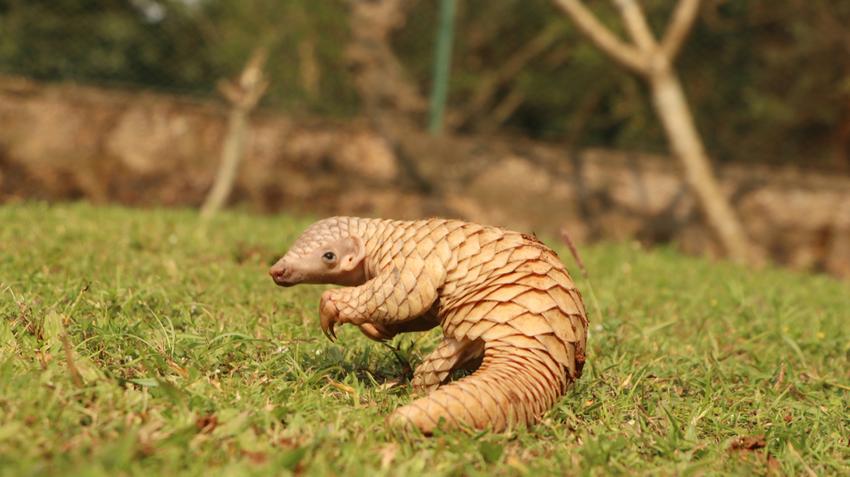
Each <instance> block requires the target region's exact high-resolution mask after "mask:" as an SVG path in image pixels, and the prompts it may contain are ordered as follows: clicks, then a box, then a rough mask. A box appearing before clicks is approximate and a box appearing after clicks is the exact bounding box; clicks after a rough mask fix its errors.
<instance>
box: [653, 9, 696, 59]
mask: <svg viewBox="0 0 850 477" xmlns="http://www.w3.org/2000/svg"><path fill="white" fill-rule="evenodd" d="M699 5H700V0H679V4H678V5H676V10H675V11H674V12H673V17H672V18H671V19H670V25H669V26H668V27H667V32H666V33H665V34H664V40H662V41H661V51H663V52H664V55H665V56H666V57H667V59H668V60H670V62H672V61H673V60H674V59H675V58H676V55H678V54H679V50H681V49H682V44H683V43H684V42H685V38H687V37H688V33H690V31H691V28H692V27H693V26H694V20H696V18H697V15H698V14H699Z"/></svg>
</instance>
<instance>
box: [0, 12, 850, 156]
mask: <svg viewBox="0 0 850 477" xmlns="http://www.w3.org/2000/svg"><path fill="white" fill-rule="evenodd" d="M587 3H588V4H589V5H590V6H591V7H592V8H593V9H594V11H595V12H596V13H597V14H598V15H599V16H600V18H601V19H602V20H603V21H604V22H605V23H606V24H607V25H610V26H611V27H612V28H613V29H615V31H617V32H619V33H620V34H621V35H622V28H621V27H620V25H619V23H618V18H617V14H616V11H615V10H614V9H613V7H612V6H611V2H606V1H601V0H599V1H588V2H587ZM412 4H413V5H412V7H411V9H410V10H409V11H408V18H407V22H406V23H405V24H404V25H403V26H402V27H401V28H400V29H399V30H398V32H397V34H396V35H395V37H394V38H393V46H394V48H395V49H396V51H397V52H398V54H399V57H400V58H401V60H402V61H403V63H404V65H405V66H406V67H407V70H408V73H409V76H410V78H411V80H412V81H414V82H416V84H417V85H418V86H419V87H420V89H421V91H422V92H423V96H424V95H426V94H427V92H428V90H429V88H430V81H431V80H430V78H431V71H430V68H431V67H432V59H433V47H434V37H435V35H434V29H435V27H436V6H437V2H432V1H424V0H418V1H413V2H412ZM642 4H643V5H644V6H645V7H646V9H647V12H648V15H649V18H650V21H651V23H652V25H653V28H654V29H655V31H656V33H657V34H660V32H663V30H664V28H665V26H666V22H667V19H668V18H669V15H670V11H671V9H672V6H673V5H674V4H675V2H673V1H671V0H644V1H643V2H642ZM348 22H349V17H348V5H347V2H346V1H345V0H322V1H314V0H244V1H238V2H236V1H226V0H123V1H122V0H0V71H2V72H7V73H16V74H25V75H28V76H32V77H35V78H39V79H46V80H69V79H70V80H77V81H86V82H93V83H99V84H121V85H123V84H129V85H134V86H142V87H151V88H157V89H164V90H166V91H172V92H179V93H189V94H199V95H213V94H215V83H216V81H218V80H219V79H221V78H223V77H226V76H231V75H233V74H235V73H236V72H237V71H239V69H240V68H241V67H242V65H243V64H244V62H245V60H246V59H247V58H248V56H249V55H250V52H251V51H252V50H253V49H254V48H256V47H258V46H263V47H265V48H267V49H268V51H269V53H270V61H269V66H268V68H269V71H268V73H269V76H270V77H271V78H272V81H273V83H272V88H271V90H270V92H269V94H268V96H267V97H266V99H265V105H266V106H267V107H270V108H279V109H285V110H287V111H297V112H306V113H312V114H322V115H330V116H350V115H355V114H357V113H358V112H359V103H358V97H357V94H356V91H355V89H354V87H353V81H352V77H351V73H350V71H349V70H348V69H347V67H346V61H345V54H346V46H347V45H348V44H349V38H350V35H349V29H348ZM848 24H850V2H835V1H832V0H788V1H785V2H773V1H770V0H734V1H732V0H706V1H704V2H703V8H702V12H701V15H700V18H699V21H698V22H697V25H696V26H695V28H694V31H693V34H692V35H691V38H690V39H689V40H688V42H687V44H686V47H685V49H684V51H683V53H682V56H681V58H680V59H679V62H678V65H679V72H680V75H681V77H682V81H683V83H684V86H685V88H686V90H687V93H688V95H689V98H690V101H691V107H692V109H693V110H694V111H695V114H696V116H697V121H698V123H699V126H700V130H701V131H702V133H703V135H704V137H705V141H706V143H707V146H708V148H709V150H710V152H711V154H712V156H713V157H714V158H715V159H717V160H720V161H725V160H736V161H759V162H794V163H798V164H801V165H803V164H806V165H818V166H824V167H834V166H839V167H843V168H846V167H848V165H850V30H849V29H847V28H846V25H848ZM455 39H456V43H455V45H454V64H453V67H452V78H451V89H450V100H449V108H450V111H451V113H450V115H449V119H450V121H449V122H450V125H451V124H453V125H454V128H455V129H456V130H459V131H468V132H475V131H480V130H492V129H494V128H499V129H500V130H501V131H503V132H511V133H519V134H522V135H529V136H532V137H538V138H545V139H549V140H556V141H563V142H565V143H567V144H569V145H570V146H575V147H580V146H587V145H605V146H614V147H622V148H629V149H641V150H648V151H658V152H662V151H664V150H666V146H665V141H664V137H663V135H662V132H661V130H660V128H659V126H658V124H657V120H656V118H655V116H654V113H653V111H652V106H651V104H650V103H649V101H648V98H647V95H646V94H645V93H646V92H645V88H644V85H643V84H642V83H641V81H640V80H638V79H637V78H634V77H633V76H630V75H628V74H625V73H624V72H623V71H622V70H621V69H620V68H619V67H617V66H616V65H614V64H613V63H612V62H611V61H609V60H608V59H607V58H606V57H604V56H603V55H602V54H600V53H599V52H598V51H597V50H596V49H595V48H594V47H593V46H591V45H589V44H588V43H587V42H585V41H584V40H583V38H581V36H580V35H579V34H578V33H577V32H576V31H575V29H574V28H573V27H572V25H571V24H570V22H569V21H568V20H567V19H566V18H565V16H564V15H563V14H562V13H561V12H560V11H558V10H557V9H555V8H554V6H553V5H552V2H551V1H550V0H499V1H498V2H493V1H488V0H463V1H460V2H458V12H457V32H456V35H455ZM541 45H542V46H541ZM512 62H513V63H512ZM512 64H513V65H520V66H521V67H519V68H516V69H515V70H511V65H512ZM484 93H488V94H484ZM477 95H478V96H482V95H483V96H484V97H485V98H484V100H483V101H480V102H479V103H478V104H476V103H475V102H474V100H475V98H476V97H477ZM479 99H480V98H479ZM452 117H454V122H453V123H452V120H451V119H452ZM494 118H495V119H494Z"/></svg>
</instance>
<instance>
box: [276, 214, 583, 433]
mask: <svg viewBox="0 0 850 477" xmlns="http://www.w3.org/2000/svg"><path fill="white" fill-rule="evenodd" d="M270 273H271V275H272V276H273V277H274V279H275V281H276V282H277V283H278V284H280V285H283V286H289V285H294V284H297V283H337V284H342V285H348V286H346V287H343V288H337V289H332V290H328V291H326V292H325V293H324V294H323V296H322V302H321V304H320V317H321V324H322V328H323V330H325V332H326V334H328V335H329V336H333V329H334V325H335V324H344V323H351V324H354V325H357V326H359V327H360V329H361V330H362V331H363V332H364V333H365V334H366V335H367V336H369V337H371V338H373V339H387V338H390V337H392V336H393V335H395V334H397V333H399V332H407V331H414V330H425V329H429V328H431V327H434V326H437V325H440V326H441V327H442V329H443V333H444V339H443V341H442V342H441V343H440V344H439V345H438V346H437V348H436V349H435V350H434V351H433V352H432V353H431V354H430V355H429V356H428V357H426V358H425V360H424V362H423V363H422V364H420V365H419V367H418V368H417V369H416V370H415V372H414V377H413V386H414V389H415V390H416V391H418V392H420V393H423V394H425V395H424V396H422V397H420V398H418V399H416V400H414V401H413V402H412V403H410V404H408V405H406V406H403V407H401V408H399V409H397V410H396V411H395V412H394V413H393V414H392V415H391V416H390V421H391V422H393V423H398V424H402V425H413V426H415V427H417V428H419V429H420V430H422V431H423V432H425V433H430V432H431V431H433V430H434V429H435V428H436V427H437V426H438V425H439V423H440V422H441V420H442V421H444V422H445V424H446V425H448V426H453V427H460V426H471V427H474V428H481V429H484V428H489V429H492V430H495V431H501V430H505V429H507V428H509V427H511V426H516V425H526V424H531V423H533V422H535V421H536V420H537V419H539V417H540V416H541V415H542V414H543V413H544V412H545V411H546V410H547V409H549V408H551V407H552V406H553V405H554V404H555V403H556V401H557V400H558V399H559V398H560V396H562V395H563V393H564V392H565V391H566V389H567V386H568V385H569V384H570V383H571V382H572V381H574V380H575V379H577V378H578V377H579V376H580V375H581V369H582V366H583V364H584V359H585V343H586V338H587V318H586V312H585V308H584V305H583V303H582V299H581V296H580V295H579V292H578V290H577V289H576V288H575V285H574V284H573V282H572V280H571V279H570V276H569V274H568V273H567V271H566V270H565V268H564V266H563V264H562V263H561V261H560V260H559V259H558V257H557V256H556V254H555V252H553V251H552V250H551V249H549V248H548V247H546V246H545V245H544V244H542V243H541V242H539V241H538V240H537V239H536V238H534V237H530V236H528V235H524V234H520V233H517V232H511V231H506V230H503V229H500V228H496V227H488V226H482V225H478V224H472V223H467V222H461V221H455V220H444V219H430V220H421V221H392V220H381V219H362V218H353V217H333V218H330V219H325V220H322V221H319V222H317V223H315V224H313V225H312V226H311V227H309V228H308V229H307V230H306V231H305V232H304V233H303V234H302V236H301V237H299V239H298V240H297V241H296V242H295V244H294V245H293V246H292V248H291V249H290V250H289V251H288V252H287V254H286V255H285V256H284V257H283V258H281V259H280V261H279V262H278V263H277V264H275V265H274V266H273V267H272V269H271V270H270ZM479 363H480V364H479ZM475 365H478V368H477V370H476V371H475V372H474V373H472V374H471V375H469V376H467V377H464V378H462V379H460V380H458V381H456V382H450V383H447V382H446V381H447V379H448V378H449V375H450V373H451V372H452V370H454V369H458V368H461V367H474V366H475Z"/></svg>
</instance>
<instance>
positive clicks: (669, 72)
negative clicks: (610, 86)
mask: <svg viewBox="0 0 850 477" xmlns="http://www.w3.org/2000/svg"><path fill="white" fill-rule="evenodd" d="M659 63H662V64H661V65H659V66H657V67H656V68H653V69H652V71H651V72H650V73H649V75H648V76H649V84H650V88H651V90H652V100H653V104H654V106H655V110H656V112H657V113H658V116H659V118H660V119H661V123H662V125H663V126H664V131H665V133H666V134H667V139H668V141H669V142H670V146H671V148H672V149H673V153H674V154H675V155H676V157H678V158H679V160H680V161H682V165H683V166H684V169H685V176H686V180H687V182H688V184H689V185H690V187H691V188H692V189H693V191H694V192H695V193H696V195H697V197H698V199H699V201H700V203H701V204H702V206H703V210H704V212H705V214H706V216H707V217H706V218H707V219H708V221H709V223H711V224H712V225H713V226H714V229H715V231H716V233H717V234H718V235H719V238H720V240H721V242H723V244H724V245H725V248H726V249H727V253H728V254H729V257H730V258H731V259H732V260H734V261H735V262H738V263H747V262H749V261H751V259H752V258H753V257H752V250H750V247H749V241H748V239H747V236H746V234H745V233H744V231H743V229H742V228H741V226H740V222H739V221H738V219H737V218H736V216H735V213H734V211H733V210H732V207H731V206H730V205H729V202H728V201H727V199H726V197H725V195H724V194H723V191H721V190H720V186H719V185H718V182H717V180H716V179H715V177H714V173H713V172H712V170H711V163H710V160H709V158H708V156H707V155H706V153H705V148H704V147H703V144H702V141H701V140H700V137H699V134H698V133H697V129H696V126H695V124H694V120H693V116H692V115H691V112H690V109H689V108H688V103H687V100H686V99H685V94H684V92H683V91H682V85H681V83H680V82H679V78H678V77H677V76H676V73H675V72H674V71H673V69H672V68H671V67H670V66H669V64H668V63H667V62H666V61H663V60H662V61H661V62H659Z"/></svg>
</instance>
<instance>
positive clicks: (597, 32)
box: [555, 0, 649, 73]
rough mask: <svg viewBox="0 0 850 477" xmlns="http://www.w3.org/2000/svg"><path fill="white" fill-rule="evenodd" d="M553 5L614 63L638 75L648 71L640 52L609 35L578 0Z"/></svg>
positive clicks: (646, 63)
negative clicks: (568, 17)
mask: <svg viewBox="0 0 850 477" xmlns="http://www.w3.org/2000/svg"><path fill="white" fill-rule="evenodd" d="M555 3H556V4H557V5H558V6H559V7H561V9H562V10H564V12H566V13H567V15H569V16H570V18H572V19H573V22H574V23H575V24H576V26H577V27H578V29H579V30H581V32H582V33H584V34H585V36H587V37H588V39H590V41H592V42H593V43H594V44H595V45H596V46H597V47H598V48H599V49H600V50H602V51H604V52H605V53H606V54H608V55H609V56H611V58H613V59H614V60H615V61H616V62H618V63H620V64H621V65H623V66H624V67H626V68H628V69H630V70H633V71H635V72H638V73H646V72H647V71H648V70H649V60H648V59H647V58H645V57H644V55H643V54H642V52H641V51H640V50H638V49H637V48H635V47H634V46H632V45H630V44H628V43H625V42H623V41H622V40H620V39H619V38H617V37H616V36H615V35H614V34H613V33H611V30H609V29H608V28H607V27H606V26H605V25H603V24H602V23H600V22H599V20H597V19H596V17H595V16H594V15H593V13H591V12H590V11H589V10H588V9H587V7H585V6H584V4H583V3H582V2H581V1H580V0H555Z"/></svg>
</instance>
